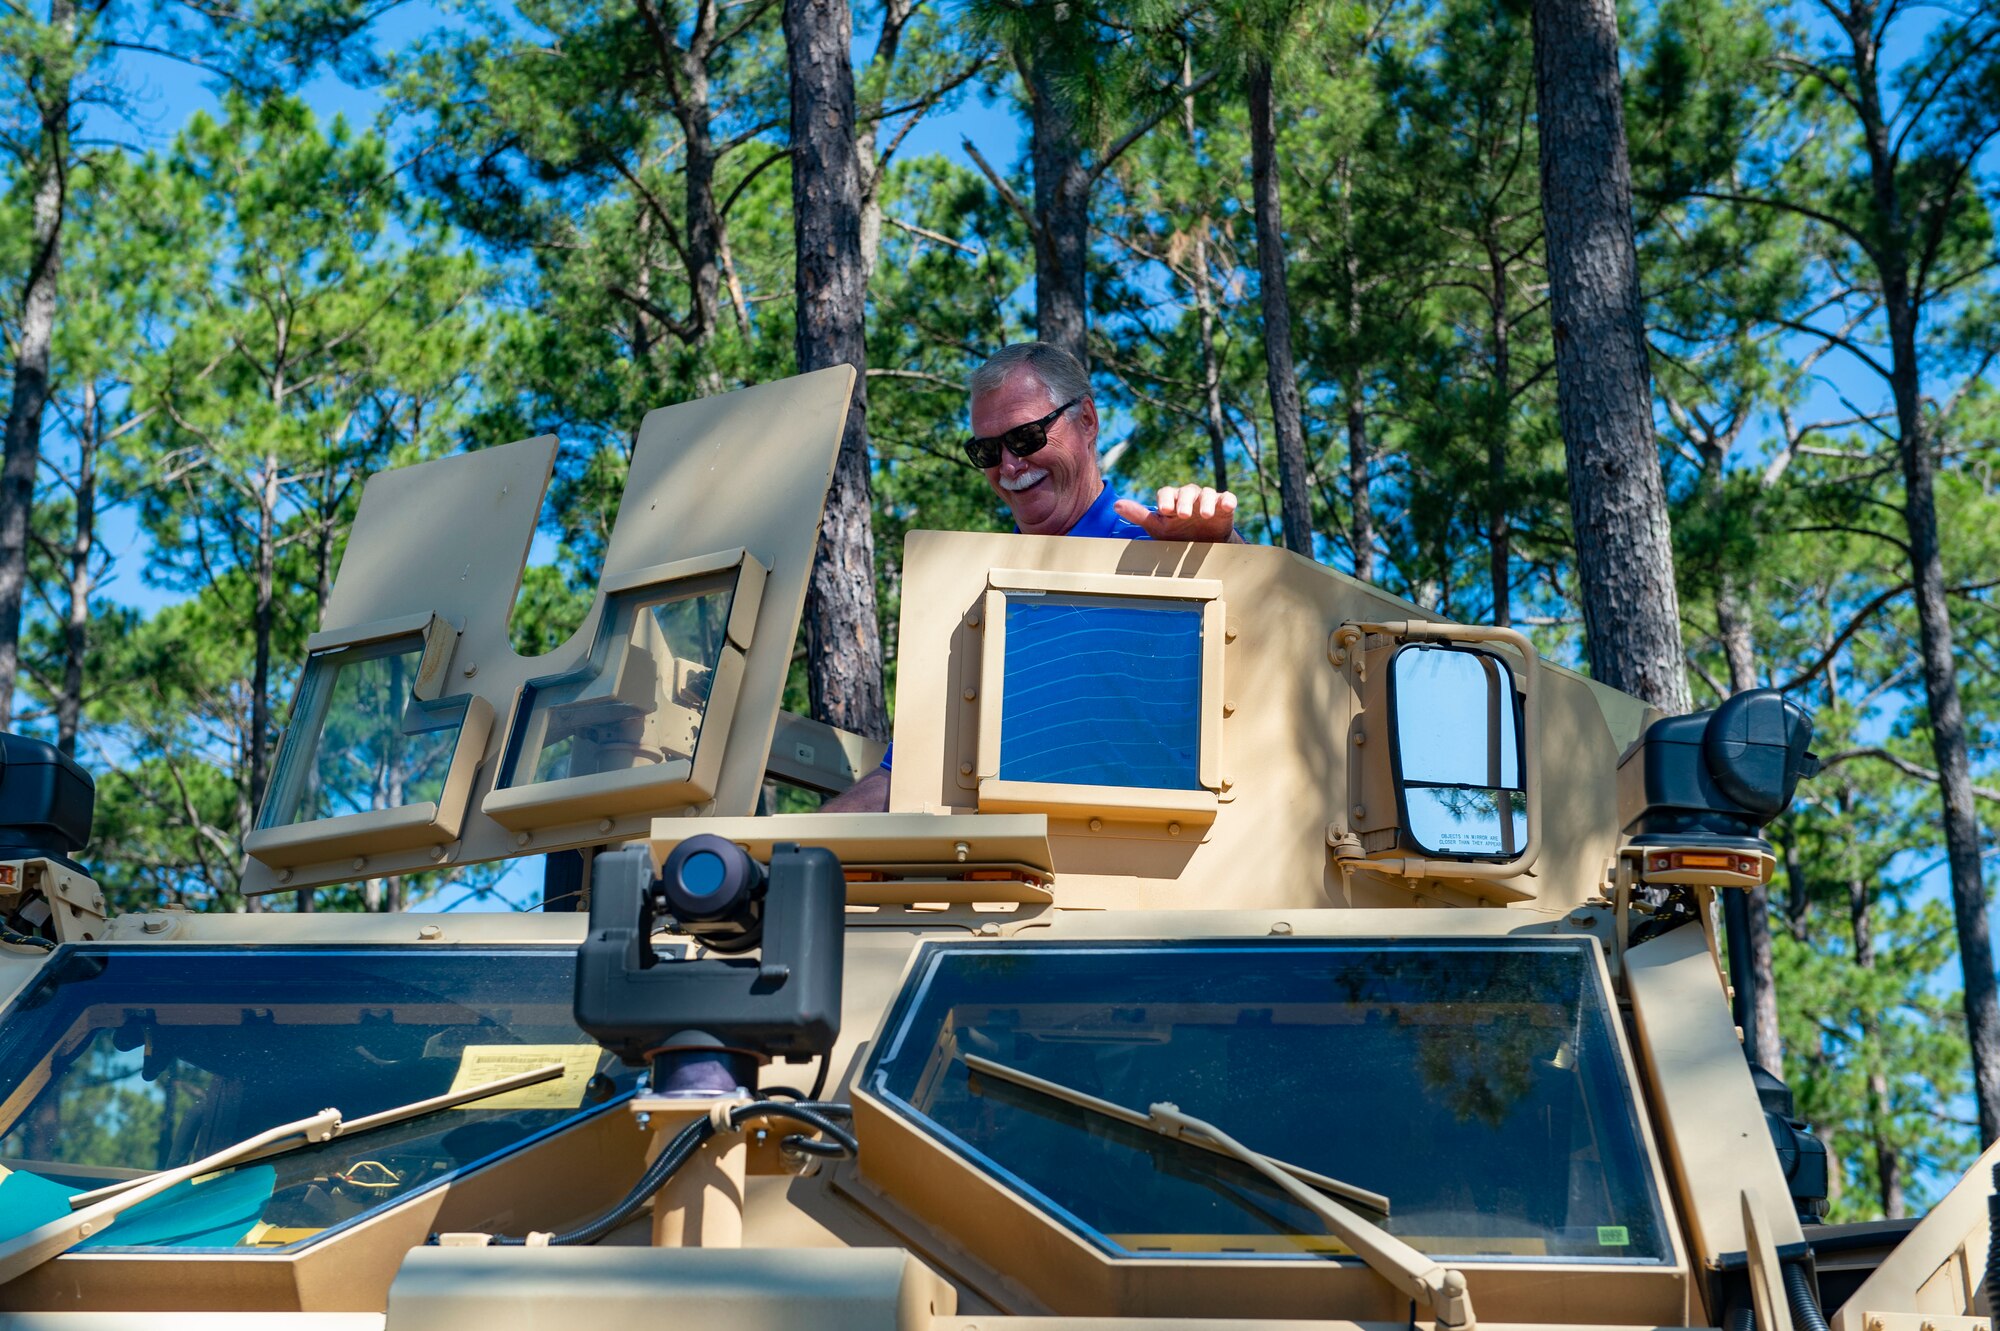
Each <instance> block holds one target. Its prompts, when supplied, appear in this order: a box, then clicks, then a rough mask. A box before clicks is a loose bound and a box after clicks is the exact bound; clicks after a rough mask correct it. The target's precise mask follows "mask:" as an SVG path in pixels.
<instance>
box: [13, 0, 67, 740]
mask: <svg viewBox="0 0 2000 1331" xmlns="http://www.w3.org/2000/svg"><path fill="white" fill-rule="evenodd" d="M49 27H50V29H52V30H53V31H54V32H55V33H57V34H59V35H60V36H61V38H62V39H63V43H64V45H65V47H66V46H67V45H68V44H69V42H70V39H72V38H73V37H74V35H75V31H76V10H75V6H74V4H73V3H72V0H51V3H50V5H49ZM65 54H66V52H65ZM60 58H61V57H59V59H60ZM60 68H61V70H62V72H60V73H56V74H55V75H54V76H53V77H50V78H49V80H48V85H47V88H46V90H45V91H44V92H43V94H42V97H41V99H40V106H39V111H40V119H41V133H40V136H39V143H40V147H41V156H40V158H39V160H37V161H36V162H35V163H34V171H35V199H34V214H33V223H32V225H33V227H34V235H33V237H32V239H31V240H30V242H29V256H28V272H27V281H26V282H25V283H24V284H23V287H22V299H21V328H20V334H19V340H18V342H17V343H16V348H17V349H16V353H15V357H14V392H13V396H12V397H11V398H10V399H9V401H8V404H7V427H6V437H5V443H4V449H0V730H5V729H6V728H7V727H8V726H9V725H11V724H12V723H13V719H14V683H15V680H16V678H17V677H18V675H19V673H20V664H21V662H20V651H21V602H22V599H23V597H24V596H25V595H26V593H27V586H28V518H29V514H30V513H31V511H32V510H33V508H34V503H35V473H36V471H37V470H38V468H39V466H40V462H41V449H42V413H43V411H44V410H45V409H46V408H47V406H48V401H49V347H50V344H51V342H52V341H53V340H54V337H55V326H56V284H57V279H58V278H59V277H60V276H61V273H62V224H63V212H64V205H65V204H66V202H67V199H68V192H69V118H70V81H69V77H68V74H67V66H66V65H64V66H61V67H60Z"/></svg>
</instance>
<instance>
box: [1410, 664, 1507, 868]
mask: <svg viewBox="0 0 2000 1331" xmlns="http://www.w3.org/2000/svg"><path fill="white" fill-rule="evenodd" d="M1389 710H1390V727H1391V734H1392V735H1393V736H1394V746H1393V748H1392V750H1391V753H1392V761H1393V763H1394V769H1393V770H1394V772H1395V778H1396V796H1397V800H1398V801H1399V803H1400V805H1401V807H1400V809H1399V812H1400V813H1401V814H1402V824H1403V834H1404V837H1405V839H1406V840H1407V842H1408V843H1409V846H1410V848H1411V849H1413V850H1416V851H1420V852H1421V853H1423V854H1425V855H1432V856H1438V857H1449V858H1455V859H1457V858H1480V859H1485V858H1493V859H1499V860H1512V859H1515V858H1516V857H1518V856H1519V855H1520V853H1521V851H1522V849H1523V848H1524V847H1525V845H1526V844H1527V839H1528V791H1527V783H1526V781H1525V780H1524V779H1523V777H1522V770H1521V706H1520V699H1519V695H1518V694H1517V693H1516V692H1515V686H1514V672H1513V671H1512V670H1511V669H1510V668H1509V667H1508V665H1507V663H1506V662H1505V661H1502V660H1501V659H1500V658H1499V657H1497V656H1494V655H1492V654H1491V653H1488V652H1482V651H1478V650H1476V649H1473V648H1469V647H1455V646H1447V645H1444V644H1439V643H1418V642H1413V643H1406V644H1404V645H1403V646H1402V647H1401V648H1399V649H1397V652H1396V654H1395V656H1394V657H1393V658H1391V660H1390V663H1389Z"/></svg>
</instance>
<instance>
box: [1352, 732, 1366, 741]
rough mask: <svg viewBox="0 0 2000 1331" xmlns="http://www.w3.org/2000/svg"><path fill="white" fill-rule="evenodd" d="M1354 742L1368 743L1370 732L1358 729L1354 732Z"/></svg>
mask: <svg viewBox="0 0 2000 1331" xmlns="http://www.w3.org/2000/svg"><path fill="white" fill-rule="evenodd" d="M1354 742H1355V743H1356V744H1366V743H1367V742H1368V732H1367V731H1365V730H1357V731H1355V732H1354Z"/></svg>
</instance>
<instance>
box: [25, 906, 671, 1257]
mask: <svg viewBox="0 0 2000 1331" xmlns="http://www.w3.org/2000/svg"><path fill="white" fill-rule="evenodd" d="M575 968H576V953H575V949H574V948H570V947H512V948H503V947H456V946H450V945H438V946H435V947H425V948H424V949H422V951H421V953H419V952H418V951H416V950H415V949H411V948H407V947H396V948H388V947H300V946H290V947H210V946H201V945H192V946H177V947H171V948H157V947H154V948H143V949H132V948H117V947H103V946H84V947H79V948H71V949H65V950H64V951H63V952H62V953H60V954H58V955H57V956H55V957H53V958H51V959H50V961H49V962H48V964H47V965H46V966H45V967H44V968H43V970H42V972H41V974H40V975H39V976H38V977H37V979H36V981H35V982H34V984H32V985H31V986H29V987H28V988H27V989H26V990H25V991H24V992H23V993H22V995H21V996H20V998H19V999H18V1000H17V1001H16V1002H15V1003H14V1004H13V1006H12V1007H11V1008H10V1009H9V1010H7V1011H6V1012H5V1014H4V1016H3V1017H0V1087H7V1088H11V1093H10V1094H8V1095H7V1096H6V1097H5V1098H4V1100H0V1237H12V1236H14V1235H17V1234H20V1233H23V1232H25V1231H27V1230H29V1229H32V1228H34V1227H35V1226H36V1225H38V1224H41V1223H43V1222H44V1221H46V1220H48V1219H51V1218H53V1217H55V1216H58V1215H67V1214H68V1213H69V1209H70V1200H69V1199H70V1197H71V1195H72V1194H75V1193H79V1192H85V1191H90V1190H94V1189H98V1188H102V1187H105V1186H109V1185H113V1184H116V1183H118V1182H120V1181H123V1180H127V1179H134V1178H139V1177H142V1176H144V1175H146V1174H148V1173H151V1172H153V1171H156V1170H162V1169H173V1168H177V1167H180V1166H183V1165H187V1164H191V1163H193V1162H194V1161H196V1160H199V1159H201V1158H203V1157H204V1156H207V1155H210V1154H213V1153H215V1152H217V1151H220V1150H222V1149H224V1148H226V1147H228V1146H230V1145H231V1144H233V1143H235V1142H239V1141H241V1140H243V1139H244V1138H246V1137H249V1136H252V1135H254V1134H256V1133H259V1132H263V1131H265V1130H267V1129H269V1128H272V1127H275V1126H277V1125H279V1124H281V1123H286V1122H290V1121H293V1120H296V1119H299V1118H303V1117H305V1116H307V1115H311V1114H315V1113H317V1112H319V1111H320V1110H322V1109H326V1108H334V1109H338V1110H339V1111H340V1112H341V1115H342V1118H343V1120H344V1121H347V1122H349V1123H352V1122H354V1121H355V1120H357V1119H360V1118H362V1117H364V1116H367V1115H371V1114H378V1113H381V1112H383V1111H386V1110H391V1109H396V1108H399V1107H401V1106H405V1105H409V1104H412V1103H414V1102H416V1101H419V1100H424V1099H428V1098H430V1097H433V1096H438V1095H442V1094H444V1093H445V1092H447V1091H452V1090H458V1089H464V1088H467V1087H472V1086H477V1085H480V1084H483V1083H486V1082H491V1081H495V1080H499V1079H500V1078H503V1077H506V1076H508V1075H510V1074H513V1073H516V1072H524V1071H529V1070H531V1069H534V1068H537V1067H544V1066H549V1065H552V1064H561V1065H562V1066H563V1068H564V1069H565V1072H564V1075H563V1076H562V1077H561V1078H560V1079H558V1080H555V1081H549V1082H544V1083H542V1084H540V1085H537V1086H530V1087H527V1088H525V1089H522V1090H517V1091H510V1092H506V1093H504V1094H502V1095H499V1096H495V1097H491V1098H489V1099H485V1100H479V1101H474V1102H472V1103H469V1104H466V1105H463V1106H460V1107H457V1108H448V1109H439V1110H435V1111H432V1112H429V1113H426V1114H423V1115H420V1116H418V1117H414V1118H409V1119H406V1120H404V1121H402V1122H399V1123H395V1124H392V1125H387V1126H381V1127H378V1128H375V1129H372V1130H367V1131H363V1132H359V1133H356V1134H354V1135H351V1136H348V1137H340V1138H335V1139H334V1140H332V1141H328V1142H321V1143H317V1144H313V1145H308V1146H304V1147H302V1148H300V1149H296V1150H292V1151H288V1152H286V1153H284V1154H281V1155H275V1156H271V1157H269V1158H266V1159H261V1160H254V1161H249V1162H245V1163H243V1164H240V1165H236V1166H232V1167H230V1168H227V1169H224V1170H222V1171H220V1172H218V1173H216V1174H212V1175H205V1176H203V1177H201V1178H198V1179H194V1180H191V1181H189V1182H186V1183H181V1184H178V1185H176V1186H175V1187H173V1188H171V1189H168V1190H167V1191H165V1192H162V1193H160V1194H159V1195H158V1196H157V1197H153V1198H150V1199H148V1200H146V1201H143V1202H140V1203H139V1204H138V1205H137V1206H135V1207H134V1208H133V1209H131V1210H129V1211H127V1212H125V1213H123V1214H122V1215H120V1216H119V1217H118V1219H117V1221H116V1222H115V1223H113V1224H112V1225H110V1226H109V1227H108V1228H106V1229H104V1230H102V1231H101V1232H100V1233H98V1234H95V1235H92V1236H90V1237H89V1238H87V1239H86V1240H85V1241H84V1242H83V1244H81V1245H79V1246H80V1248H82V1249H89V1250H103V1249H118V1248H140V1249H159V1248H172V1249H175V1250H186V1249H190V1248H208V1249H217V1248H222V1249H231V1250H235V1251H242V1252H254V1251H278V1250H290V1249H293V1248H297V1247H301V1246H305V1245H309V1244H312V1243H316V1242H318V1241H320V1240H321V1239H322V1238H323V1237H327V1236H330V1235H331V1234H332V1233H334V1232H338V1231H345V1230H348V1229H351V1228H353V1227H355V1226H358V1225H361V1224H363V1223H364V1222H366V1221H367V1219H368V1218H369V1217H370V1216H372V1215H375V1214H376V1213H378V1212H379V1211H381V1210H382V1209H384V1208H387V1207H391V1206H396V1205H400V1204H401V1203H403V1202H405V1201H408V1200H410V1199H412V1198H414V1197H416V1196H417V1195H418V1194H420V1193H424V1192H427V1191H430V1190H431V1189H434V1188H437V1187H439V1186H441V1185H445V1184H447V1183H449V1182H450V1181H451V1180H453V1179H455V1178H457V1177H458V1176H459V1175H460V1174H462V1173H463V1172H464V1171H466V1170H469V1169H471V1168H473V1167H476V1166H478V1165H480V1164H481V1163H483V1162H487V1161H492V1160H495V1159H496V1158H498V1157H500V1156H504V1155H506V1154H509V1153H511V1152H513V1151H515V1150H517V1149H519V1148H521V1147H523V1146H526V1145H528V1144H530V1143H531V1142H533V1141H535V1140H537V1139H539V1138H541V1137H543V1136H545V1135H547V1134H548V1133H550V1132H553V1131H555V1130H557V1129H560V1128H562V1127H564V1126H566V1125H568V1124H570V1123H572V1122H574V1121H576V1120H578V1119H579V1118H580V1117H582V1116H584V1115H587V1114H590V1113H592V1112H593V1111H595V1110H596V1109H597V1108H598V1106H599V1104H600V1103H601V1102H602V1100H603V1098H604V1095H605V1094H608V1093H612V1092H614V1091H615V1090H616V1089H620V1088H624V1089H629V1088H630V1086H631V1085H632V1084H633V1080H634V1077H635V1075H636V1074H634V1073H633V1072H631V1071H629V1070H626V1069H622V1068H620V1067H619V1066H618V1064H617V1061H616V1060H615V1059H613V1058H611V1057H610V1056H609V1055H607V1054H605V1053H604V1052H603V1051H602V1050H601V1049H600V1048H599V1047H598V1046H597V1044H596V1043H595V1042H594V1041H592V1040H591V1039H590V1038H589V1037H588V1036H586V1035H584V1034H583V1033H582V1032H581V1031H579V1030H578V1029H577V1027H576V1022H575V1019H574V1017H573V1015H572V1012H571V1009H572V1003H573V997H574V994H573V991H574V988H575ZM599 1073H602V1074H603V1077H604V1080H602V1081H600V1082H598V1083H597V1086H596V1087H595V1088H592V1087H591V1085H590V1083H591V1078H592V1077H593V1076H595V1075H597V1074H599ZM613 1190H615V1185H614V1189H613ZM600 1191H606V1190H600Z"/></svg>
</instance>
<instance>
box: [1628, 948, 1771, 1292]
mask: <svg viewBox="0 0 2000 1331" xmlns="http://www.w3.org/2000/svg"><path fill="white" fill-rule="evenodd" d="M1625 983H1626V989H1627V992H1628V993H1629V994H1630V996H1631V999H1632V1016H1633V1018H1634V1021H1635V1023H1636V1025H1637V1027H1638V1036H1639V1040H1638V1043H1639V1057H1640V1061H1641V1063H1642V1064H1643V1065H1644V1067H1645V1071H1646V1081H1647V1085H1648V1089H1649V1090H1650V1092H1651V1098H1652V1106H1653V1110H1654V1123H1655V1125H1656V1126H1657V1127H1658V1129H1659V1132H1660V1138H1661V1144H1662V1146H1664V1148H1665V1150H1666V1155H1667V1163H1668V1164H1669V1166H1671V1168H1672V1169H1673V1172H1674V1179H1675V1182H1676V1183H1677V1184H1678V1185H1679V1186H1678V1193H1679V1196H1678V1198H1677V1199H1676V1200H1677V1201H1678V1203H1679V1206H1680V1210H1681V1213H1682V1215H1683V1216H1684V1217H1685V1218H1686V1220H1687V1224H1688V1230H1689V1233H1690V1236H1691V1238H1692V1239H1693V1243H1694V1260H1695V1261H1696V1262H1698V1263H1700V1264H1702V1265H1705V1266H1708V1267H1710V1268H1713V1267H1714V1266H1715V1265H1716V1263H1717V1260H1718V1259H1719V1258H1721V1257H1722V1256H1723V1255H1725V1254H1728V1253H1740V1252H1744V1251H1745V1250H1746V1246H1747V1238H1746V1235H1745V1231H1744V1225H1743V1212H1742V1210H1741V1197H1742V1195H1743V1193H1744V1191H1745V1190H1754V1191H1755V1192H1756V1194H1757V1196H1759V1197H1760V1198H1762V1199H1763V1207H1764V1214H1765V1217H1766V1219H1768V1220H1769V1222H1770V1227H1771V1241H1772V1242H1773V1243H1774V1244H1776V1245H1777V1246H1778V1247H1780V1248H1782V1247H1784V1246H1786V1245H1787V1244H1793V1243H1801V1242H1804V1239H1805V1236H1804V1234H1803V1233H1802V1232H1801V1231H1800V1229H1799V1221H1798V1216H1797V1215H1796V1214H1794V1213H1793V1211H1792V1208H1791V1205H1790V1201H1791V1188H1790V1186H1789V1185H1787V1184H1786V1182H1785V1176H1784V1173H1783V1171H1782V1170H1780V1169H1779V1167H1778V1154H1777V1152H1776V1151H1775V1150H1773V1149H1772V1147H1771V1134H1770V1130H1769V1129H1768V1128H1766V1127H1765V1126H1764V1111H1763V1108H1762V1107H1761V1106H1760V1105H1759V1104H1758V1102H1757V1088H1756V1086H1755V1085H1754V1084H1753V1083H1752V1082H1751V1080H1750V1065H1749V1063H1748V1062H1746V1061H1745V1060H1744V1057H1743V1046H1742V1044H1741V1042H1739V1041H1738V1040H1737V1038H1736V1027H1735V1025H1734V1023H1733V1022H1732V1021H1731V1019H1730V1014H1729V998H1728V996H1727V995H1726V994H1725V993H1724V992H1723V988H1722V977H1721V976H1720V975H1718V974H1716V970H1715V962H1714V960H1713V959H1712V958H1711V956H1710V954H1709V951H1708V944H1707V941H1706V940H1705V939H1704V938H1703V936H1702V931H1701V930H1700V929H1699V928H1697V927H1696V926H1694V925H1687V926H1684V927H1682V928H1679V929H1676V930H1674V931H1673V932H1672V933H1670V934H1668V935H1667V936H1666V937H1664V938H1655V939H1653V940H1652V941H1650V942H1647V943H1641V944H1640V945H1639V946H1638V947H1635V948H1633V949H1632V950H1631V951H1629V952H1627V953H1626V954H1625Z"/></svg>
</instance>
